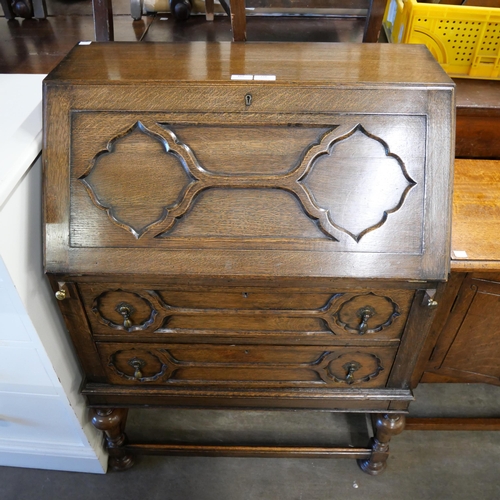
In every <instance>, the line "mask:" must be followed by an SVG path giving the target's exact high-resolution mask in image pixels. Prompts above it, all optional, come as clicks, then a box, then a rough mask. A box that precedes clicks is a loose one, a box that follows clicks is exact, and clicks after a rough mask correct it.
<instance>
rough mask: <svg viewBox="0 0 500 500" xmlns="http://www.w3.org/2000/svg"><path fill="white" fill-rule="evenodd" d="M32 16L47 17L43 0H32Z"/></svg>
mask: <svg viewBox="0 0 500 500" xmlns="http://www.w3.org/2000/svg"><path fill="white" fill-rule="evenodd" d="M33 16H34V17H36V18H37V19H45V18H46V17H47V5H46V3H45V0H33Z"/></svg>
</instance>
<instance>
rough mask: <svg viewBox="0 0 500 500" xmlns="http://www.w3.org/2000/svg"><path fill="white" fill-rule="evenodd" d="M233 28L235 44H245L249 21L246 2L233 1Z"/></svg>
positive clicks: (243, 0)
mask: <svg viewBox="0 0 500 500" xmlns="http://www.w3.org/2000/svg"><path fill="white" fill-rule="evenodd" d="M231 28H232V30H233V42H244V41H246V39H247V19H246V14H245V0H231Z"/></svg>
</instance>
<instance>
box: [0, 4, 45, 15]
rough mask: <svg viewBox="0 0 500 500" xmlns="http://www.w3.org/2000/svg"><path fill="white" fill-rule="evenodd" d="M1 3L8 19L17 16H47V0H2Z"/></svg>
mask: <svg viewBox="0 0 500 500" xmlns="http://www.w3.org/2000/svg"><path fill="white" fill-rule="evenodd" d="M0 5H1V6H2V9H3V15H4V16H5V18H6V19H14V18H15V17H23V18H31V17H36V18H38V19H45V18H46V17H47V6H46V5H45V0H0Z"/></svg>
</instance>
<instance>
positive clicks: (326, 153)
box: [79, 122, 416, 242]
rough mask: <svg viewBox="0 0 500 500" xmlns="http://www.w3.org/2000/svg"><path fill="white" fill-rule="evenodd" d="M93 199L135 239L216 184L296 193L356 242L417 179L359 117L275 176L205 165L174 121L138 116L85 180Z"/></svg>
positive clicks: (308, 210)
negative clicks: (145, 121) (216, 171)
mask: <svg viewBox="0 0 500 500" xmlns="http://www.w3.org/2000/svg"><path fill="white" fill-rule="evenodd" d="M79 180H80V181H81V182H83V184H84V185H85V187H86V189H87V191H88V193H89V195H90V197H91V199H92V201H93V202H94V204H95V205H96V206H97V207H98V208H100V209H101V210H105V211H106V212H107V214H108V216H109V218H110V219H111V220H112V221H113V222H114V223H115V224H117V225H118V226H120V227H122V228H123V229H126V230H127V231H129V232H130V233H132V234H133V235H134V236H135V237H136V238H140V237H142V236H144V235H145V234H146V233H149V232H150V231H154V236H160V237H165V236H166V235H167V234H168V231H169V230H170V229H171V228H172V227H173V226H174V224H175V223H176V221H177V220H179V219H181V218H182V217H183V216H184V215H185V214H186V213H187V212H188V211H189V210H190V208H191V207H192V206H193V205H194V203H195V199H196V197H197V196H198V195H199V194H200V193H201V192H202V191H207V190H210V189H214V188H226V189H242V188H248V189H251V188H253V189H283V190H285V191H287V192H289V193H292V194H293V195H294V196H296V198H297V199H298V201H299V202H300V204H301V205H302V208H303V210H304V212H305V214H307V216H308V217H310V218H311V219H312V220H314V221H315V223H316V224H317V226H318V227H319V228H320V229H321V231H323V233H325V234H326V235H327V236H328V237H330V238H331V239H332V240H333V241H339V237H340V235H341V233H344V234H347V235H349V236H350V237H351V238H352V239H354V240H355V241H356V242H359V241H360V240H361V238H362V237H363V236H364V235H366V234H367V233H369V232H370V231H373V230H374V229H377V228H379V227H380V226H382V225H383V224H384V223H385V221H386V220H387V217H388V215H389V214H391V213H393V212H396V211H397V210H399V209H400V208H401V207H402V205H403V203H404V201H405V198H406V196H407V194H408V192H409V191H410V189H411V188H412V187H413V186H415V185H416V182H415V181H414V180H413V179H412V178H411V177H410V175H409V174H408V172H407V171H406V168H405V165H404V163H403V161H402V160H401V158H400V157H399V156H397V155H396V154H394V153H392V152H390V150H389V146H388V145H387V144H386V143H385V142H384V141H383V140H382V139H381V138H379V137H377V136H375V135H373V134H371V133H369V132H367V131H366V130H365V128H364V127H363V126H362V125H360V124H357V125H355V126H354V127H353V126H352V125H343V126H334V127H333V128H332V129H330V130H329V131H328V132H327V133H325V134H324V135H323V137H322V138H321V141H320V142H319V144H318V143H317V144H314V145H312V146H310V147H309V148H307V149H306V150H305V151H304V154H303V155H302V158H301V160H300V163H299V165H298V166H297V167H296V168H295V169H293V170H292V171H289V172H286V173H284V174H276V175H267V174H266V175H257V174H256V175H250V174H248V175H237V176H235V175H222V174H213V173H210V172H209V171H207V170H205V169H204V168H203V166H202V165H200V163H199V162H198V160H197V159H196V157H195V155H194V153H193V151H191V149H190V148H189V146H188V145H186V144H183V143H182V142H181V141H180V140H179V138H178V137H177V136H176V134H175V133H174V132H173V131H172V130H171V129H170V128H169V127H168V125H167V124H160V123H151V124H148V126H147V127H146V126H145V125H144V124H143V123H142V122H136V123H135V124H134V125H133V126H132V127H131V128H129V129H128V130H127V131H125V132H124V133H123V134H120V135H118V136H116V137H114V138H113V139H111V140H110V141H109V142H108V145H107V148H106V149H105V150H103V151H100V152H99V153H97V154H96V155H95V156H94V158H93V160H92V162H91V165H90V167H89V168H88V170H87V172H86V173H85V174H84V175H83V176H81V177H80V179H79Z"/></svg>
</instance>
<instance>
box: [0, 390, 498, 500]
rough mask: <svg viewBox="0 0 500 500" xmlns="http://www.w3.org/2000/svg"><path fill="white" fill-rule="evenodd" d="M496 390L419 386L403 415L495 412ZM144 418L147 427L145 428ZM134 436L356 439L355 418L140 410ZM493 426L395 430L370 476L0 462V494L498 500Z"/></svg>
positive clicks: (361, 428)
mask: <svg viewBox="0 0 500 500" xmlns="http://www.w3.org/2000/svg"><path fill="white" fill-rule="evenodd" d="M499 396H500V387H495V386H486V385H476V384H467V385H462V384H422V385H421V386H419V387H418V388H417V390H416V397H417V400H416V402H415V403H413V404H412V408H411V415H412V416H422V417H425V416H434V417H437V416H450V417H467V416H471V417H499V416H500V397H499ZM145 424H147V426H146V425H145ZM128 433H129V435H130V437H131V438H135V439H139V438H142V439H148V438H155V439H159V438H160V439H161V438H163V439H165V440H167V441H170V442H172V441H176V440H178V441H184V442H186V441H191V442H204V443H234V442H239V443H246V444H250V443H256V442H259V443H261V444H273V443H279V444H291V445H294V444H306V443H311V444H323V445H329V444H332V445H335V444H341V445H344V446H345V445H353V446H357V445H365V444H366V440H367V439H368V431H367V427H366V425H365V420H364V417H363V416H362V415H355V414H351V415H339V414H330V413H326V412H257V411H254V412H223V411H199V410H168V411H159V410H145V411H136V412H135V413H132V414H131V415H130V418H129V424H128ZM499 463H500V432H486V431H474V432H470V431H468V432H454V431H443V432H436V431H405V432H403V434H401V435H400V436H397V437H395V438H394V439H393V441H392V443H391V456H390V458H389V466H388V468H387V470H386V471H385V472H384V473H383V474H382V475H380V476H377V477H371V476H368V475H366V474H365V473H363V472H361V470H359V469H358V467H357V464H356V462H355V461H354V460H347V459H314V460H311V459H285V458H276V459H274V458H266V459H264V458H202V457H152V456H143V457H140V458H139V459H138V461H137V464H136V465H135V466H134V467H133V468H132V469H130V470H129V471H126V472H120V473H117V472H110V473H108V474H107V475H91V474H78V473H69V472H58V471H45V470H35V469H22V468H14V467H0V499H1V500H53V499H63V500H66V499H71V500H88V499H91V500H101V499H111V498H120V499H127V500H128V499H134V500H135V499H137V500H139V499H141V500H142V499H147V500H156V499H158V500H160V499H161V500H254V499H259V500H281V499H283V500H285V499H286V500H299V499H300V500H333V499H342V500H350V499H363V500H372V499H373V500H375V499H385V500H392V499H394V500H399V499H409V500H420V499H444V500H448V499H450V500H461V499H464V500H476V499H481V500H498V499H500V467H499Z"/></svg>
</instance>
